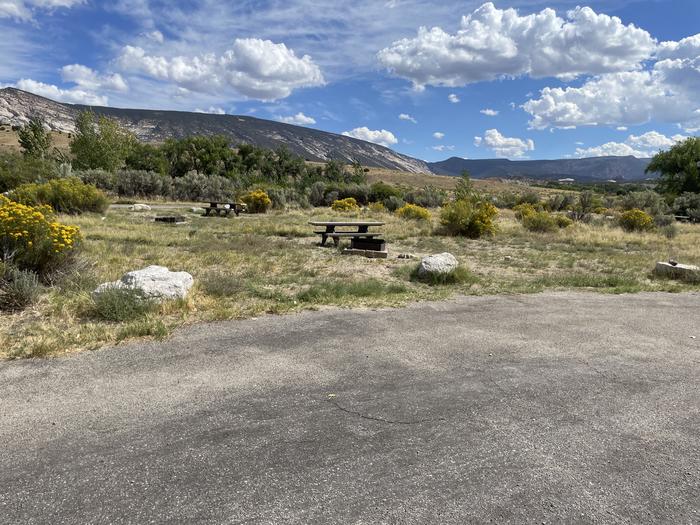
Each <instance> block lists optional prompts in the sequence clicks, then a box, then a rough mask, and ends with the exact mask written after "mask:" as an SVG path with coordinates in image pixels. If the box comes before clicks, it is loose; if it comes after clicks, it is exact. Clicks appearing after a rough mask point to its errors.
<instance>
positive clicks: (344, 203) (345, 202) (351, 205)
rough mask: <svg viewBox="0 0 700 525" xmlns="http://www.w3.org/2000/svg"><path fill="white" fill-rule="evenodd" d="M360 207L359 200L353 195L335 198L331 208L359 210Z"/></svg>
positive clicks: (336, 209)
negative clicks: (345, 197)
mask: <svg viewBox="0 0 700 525" xmlns="http://www.w3.org/2000/svg"><path fill="white" fill-rule="evenodd" d="M359 209H360V207H359V206H358V205H357V201H356V200H355V199H354V198H353V197H348V198H347V199H340V200H335V201H333V204H331V210H333V211H357V210H359Z"/></svg>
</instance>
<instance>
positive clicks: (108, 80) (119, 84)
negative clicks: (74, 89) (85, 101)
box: [61, 64, 129, 92]
mask: <svg viewBox="0 0 700 525" xmlns="http://www.w3.org/2000/svg"><path fill="white" fill-rule="evenodd" d="M61 78H63V81H64V82H72V83H74V84H77V85H78V86H79V87H81V88H84V89H87V90H91V91H98V90H100V89H106V90H108V91H121V92H124V91H128V90H129V86H128V85H127V83H126V81H125V80H124V79H123V78H122V76H121V75H120V74H119V73H115V74H111V75H109V74H108V75H100V74H98V73H97V72H96V71H93V70H92V69H90V68H89V67H87V66H83V65H80V64H71V65H68V66H63V67H62V68H61Z"/></svg>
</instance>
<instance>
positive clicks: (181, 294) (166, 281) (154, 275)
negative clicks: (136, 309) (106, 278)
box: [93, 266, 194, 299]
mask: <svg viewBox="0 0 700 525" xmlns="http://www.w3.org/2000/svg"><path fill="white" fill-rule="evenodd" d="M193 282H194V279H193V278H192V276H191V275H190V274H189V273H187V272H171V271H170V270H168V269H167V268H166V267H164V266H149V267H148V268H144V269H143V270H135V271H133V272H129V273H126V274H124V276H123V277H122V278H121V279H120V280H119V281H115V282H111V283H103V284H101V285H99V286H98V287H97V289H96V290H95V291H94V292H93V294H95V295H99V294H100V293H102V292H104V291H105V290H108V289H113V288H129V289H132V290H139V291H141V292H142V293H143V294H144V296H145V297H148V298H151V299H184V298H185V297H186V296H187V292H188V291H189V289H190V288H191V287H192V284H193Z"/></svg>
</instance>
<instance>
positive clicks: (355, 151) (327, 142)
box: [0, 88, 430, 173]
mask: <svg viewBox="0 0 700 525" xmlns="http://www.w3.org/2000/svg"><path fill="white" fill-rule="evenodd" d="M85 109H91V110H92V111H94V112H95V113H96V114H98V115H106V116H108V117H113V118H115V119H117V120H118V121H119V122H120V123H121V124H122V125H123V126H124V127H126V128H127V129H129V130H130V131H131V132H133V133H134V134H135V135H136V136H137V137H138V138H139V139H141V140H143V141H145V142H162V141H164V140H165V139H168V138H182V137H186V136H190V135H226V136H228V137H230V138H231V141H232V142H234V143H247V144H253V145H255V146H260V147H266V148H273V149H274V148H278V147H280V146H286V147H287V149H289V150H290V151H292V152H293V153H296V154H297V155H299V156H301V157H303V158H305V159H307V160H311V161H319V162H323V161H327V160H331V159H336V160H340V161H343V162H359V163H360V164H362V165H364V166H369V167H377V168H387V169H394V170H400V171H408V172H413V173H429V172H430V170H429V169H428V165H427V164H426V163H425V162H424V161H422V160H419V159H414V158H412V157H409V156H407V155H402V154H400V153H397V152H395V151H393V150H391V149H389V148H385V147H384V146H379V145H378V144H373V143H371V142H365V141H363V140H359V139H354V138H351V137H346V136H343V135H337V134H335V133H328V132H325V131H319V130H316V129H310V128H305V127H300V126H292V125H290V124H283V123H281V122H275V121H271V120H263V119H259V118H253V117H248V116H241V115H211V114H208V113H188V112H183V111H159V110H148V109H119V108H109V107H97V106H92V107H88V106H82V105H76V104H64V103H61V102H55V101H53V100H50V99H47V98H44V97H40V96H37V95H34V94H32V93H27V92H25V91H20V90H18V89H14V88H5V89H0V124H10V125H22V124H25V123H26V122H28V121H29V118H30V117H31V116H33V115H39V116H41V117H43V118H44V120H45V122H46V123H47V124H48V125H49V126H50V127H51V129H53V130H55V131H63V132H72V131H73V130H74V122H75V117H76V116H77V115H78V113H79V112H80V111H82V110H85Z"/></svg>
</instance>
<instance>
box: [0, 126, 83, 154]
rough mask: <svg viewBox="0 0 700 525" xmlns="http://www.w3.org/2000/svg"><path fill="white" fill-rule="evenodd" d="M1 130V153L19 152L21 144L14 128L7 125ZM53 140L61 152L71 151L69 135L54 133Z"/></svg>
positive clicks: (52, 134)
mask: <svg viewBox="0 0 700 525" xmlns="http://www.w3.org/2000/svg"><path fill="white" fill-rule="evenodd" d="M2 128H3V129H1V130H0V152H1V151H19V149H20V148H19V142H18V141H17V132H16V131H12V128H11V127H10V126H9V125H7V124H5V125H4V126H2ZM51 138H52V139H53V145H54V146H55V147H57V148H58V149H59V150H61V151H64V152H68V151H69V150H70V138H69V137H68V134H67V133H61V132H60V131H52V132H51Z"/></svg>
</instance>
